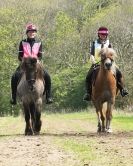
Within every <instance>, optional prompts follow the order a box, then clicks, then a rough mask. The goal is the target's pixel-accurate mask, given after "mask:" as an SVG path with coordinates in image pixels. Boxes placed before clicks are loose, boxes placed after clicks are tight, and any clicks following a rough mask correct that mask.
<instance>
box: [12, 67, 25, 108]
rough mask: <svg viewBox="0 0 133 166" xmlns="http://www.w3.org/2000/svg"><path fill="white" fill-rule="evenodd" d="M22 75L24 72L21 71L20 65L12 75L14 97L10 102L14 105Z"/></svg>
mask: <svg viewBox="0 0 133 166" xmlns="http://www.w3.org/2000/svg"><path fill="white" fill-rule="evenodd" d="M21 76H22V73H21V71H20V66H19V67H18V68H17V69H16V71H15V73H14V74H13V75H12V78H11V91H12V99H11V100H10V103H11V104H12V105H16V104H17V101H16V94H17V85H18V82H19V80H20V78H21Z"/></svg>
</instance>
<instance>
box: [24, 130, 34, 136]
mask: <svg viewBox="0 0 133 166" xmlns="http://www.w3.org/2000/svg"><path fill="white" fill-rule="evenodd" d="M27 135H33V132H32V131H27V132H25V136H27Z"/></svg>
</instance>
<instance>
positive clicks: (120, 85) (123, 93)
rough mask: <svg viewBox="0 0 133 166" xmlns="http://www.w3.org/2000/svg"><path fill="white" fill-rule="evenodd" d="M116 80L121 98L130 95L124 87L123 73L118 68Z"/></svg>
mask: <svg viewBox="0 0 133 166" xmlns="http://www.w3.org/2000/svg"><path fill="white" fill-rule="evenodd" d="M116 80H117V88H118V89H119V90H120V93H121V96H122V97H124V96H126V95H128V92H127V90H126V88H125V86H124V80H123V76H122V73H121V71H120V70H119V69H118V68H116Z"/></svg>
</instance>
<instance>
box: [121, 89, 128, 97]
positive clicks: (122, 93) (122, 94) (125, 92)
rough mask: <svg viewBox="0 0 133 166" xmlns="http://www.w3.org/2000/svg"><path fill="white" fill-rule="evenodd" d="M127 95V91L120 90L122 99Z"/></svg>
mask: <svg viewBox="0 0 133 166" xmlns="http://www.w3.org/2000/svg"><path fill="white" fill-rule="evenodd" d="M127 95H128V91H127V90H126V89H122V90H121V96H122V97H124V96H127Z"/></svg>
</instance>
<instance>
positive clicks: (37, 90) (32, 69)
mask: <svg viewBox="0 0 133 166" xmlns="http://www.w3.org/2000/svg"><path fill="white" fill-rule="evenodd" d="M22 71H23V75H22V78H21V80H20V82H19V84H18V87H17V96H18V98H19V99H20V101H21V104H22V108H23V111H24V115H25V121H26V127H25V135H33V134H39V132H40V129H41V110H42V98H43V92H44V80H43V68H42V65H41V64H40V62H39V61H38V60H37V59H35V58H31V57H28V58H24V59H23V62H22Z"/></svg>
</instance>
